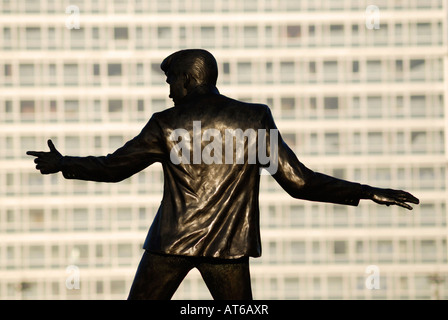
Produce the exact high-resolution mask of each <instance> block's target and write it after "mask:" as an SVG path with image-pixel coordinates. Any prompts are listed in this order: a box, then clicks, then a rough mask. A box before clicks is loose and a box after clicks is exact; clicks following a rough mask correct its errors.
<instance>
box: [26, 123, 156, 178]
mask: <svg viewBox="0 0 448 320" xmlns="http://www.w3.org/2000/svg"><path fill="white" fill-rule="evenodd" d="M158 129H159V127H158V125H157V123H155V120H153V118H151V120H150V121H149V122H148V124H147V125H146V126H145V128H143V130H142V132H141V133H140V134H139V135H138V136H136V137H135V138H133V139H132V140H130V141H128V142H127V143H126V144H125V145H124V146H123V147H121V148H119V149H118V150H116V151H115V152H114V153H112V154H108V155H107V156H101V157H94V156H88V157H70V156H62V155H61V153H60V152H59V151H57V150H56V148H55V146H54V144H53V142H52V141H51V140H48V146H49V148H50V152H43V151H28V152H27V154H28V155H31V156H35V157H36V159H35V160H34V162H35V163H36V169H38V170H40V172H41V173H42V174H51V173H56V172H59V171H61V172H62V174H63V175H64V177H65V178H66V179H78V180H89V181H98V182H118V181H121V180H124V179H126V178H128V177H130V176H132V175H133V174H135V173H137V172H139V171H141V170H143V169H145V168H146V167H147V166H149V165H151V164H152V163H154V162H156V161H161V160H162V159H163V152H162V151H161V148H160V141H159V137H160V135H159V132H158Z"/></svg>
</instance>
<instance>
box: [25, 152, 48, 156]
mask: <svg viewBox="0 0 448 320" xmlns="http://www.w3.org/2000/svg"><path fill="white" fill-rule="evenodd" d="M26 154H27V155H29V156H33V157H40V156H42V155H43V154H44V152H43V151H27V152H26Z"/></svg>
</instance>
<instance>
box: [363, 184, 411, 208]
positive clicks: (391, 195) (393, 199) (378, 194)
mask: <svg viewBox="0 0 448 320" xmlns="http://www.w3.org/2000/svg"><path fill="white" fill-rule="evenodd" d="M367 193H368V198H369V199H371V200H372V201H374V202H376V203H378V204H384V205H386V206H390V205H397V206H400V207H403V208H406V209H408V210H412V207H411V206H410V205H409V204H407V203H406V202H410V203H414V204H419V203H420V200H419V199H417V198H416V197H414V196H413V195H412V194H410V193H409V192H406V191H402V190H393V189H381V188H374V187H370V186H368V187H367Z"/></svg>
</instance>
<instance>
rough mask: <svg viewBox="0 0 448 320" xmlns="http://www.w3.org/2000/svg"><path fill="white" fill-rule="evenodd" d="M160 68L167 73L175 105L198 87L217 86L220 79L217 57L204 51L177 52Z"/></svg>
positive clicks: (167, 80) (171, 96)
mask: <svg viewBox="0 0 448 320" xmlns="http://www.w3.org/2000/svg"><path fill="white" fill-rule="evenodd" d="M160 68H161V69H162V70H163V71H164V72H165V75H166V82H167V83H168V84H169V85H170V98H172V99H173V101H174V103H176V102H179V101H180V100H181V99H182V98H183V97H185V96H186V95H187V94H188V93H189V92H191V91H192V90H193V89H195V88H196V87H198V86H203V85H206V86H216V81H217V79H218V65H217V63H216V60H215V57H213V55H212V54H211V53H210V52H208V51H206V50H203V49H186V50H181V51H177V52H175V53H173V54H171V55H169V56H168V57H166V58H165V59H164V60H163V62H162V64H161V65H160Z"/></svg>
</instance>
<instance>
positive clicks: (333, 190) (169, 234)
mask: <svg viewBox="0 0 448 320" xmlns="http://www.w3.org/2000/svg"><path fill="white" fill-rule="evenodd" d="M199 121H200V122H199ZM198 124H200V127H199V126H198ZM195 125H196V126H195ZM199 129H200V130H199ZM209 129H215V130H209ZM226 129H227V130H226ZM229 129H234V130H241V131H242V132H245V133H254V132H255V134H256V137H257V139H258V140H256V139H250V137H249V136H246V137H245V138H244V144H243V145H241V144H239V145H238V143H237V141H236V140H237V138H235V139H234V138H233V137H231V139H227V138H225V135H226V134H228V133H229ZM207 130H208V131H207ZM246 130H248V131H246ZM251 130H252V131H251ZM273 130H277V128H276V126H275V123H274V120H273V118H272V115H271V112H270V110H269V108H268V107H267V106H265V105H261V104H250V103H243V102H240V101H236V100H233V99H230V98H228V97H226V96H223V95H221V94H219V92H218V91H217V89H216V88H199V89H198V90H197V91H196V92H194V93H193V94H191V95H189V96H187V97H186V99H185V100H184V101H183V102H182V103H181V104H179V105H176V106H174V107H172V108H169V109H166V110H164V111H162V112H158V113H154V114H153V115H152V117H151V119H150V120H149V121H148V123H147V124H146V126H145V127H144V128H143V130H142V131H141V132H140V134H138V135H137V136H136V137H135V138H133V139H132V140H130V141H128V142H127V143H126V144H125V145H124V146H123V147H121V148H119V149H118V150H116V151H115V152H114V153H112V154H109V155H107V156H101V157H94V156H89V157H69V156H65V157H64V158H63V159H62V161H61V171H62V173H63V175H64V177H65V178H67V179H81V180H91V181H101V182H118V181H121V180H123V179H126V178H128V177H130V176H132V175H133V174H135V173H137V172H139V171H141V170H143V169H145V168H146V167H148V166H149V165H151V164H152V163H154V162H160V163H161V164H162V167H163V173H164V191H163V199H162V202H161V205H160V207H159V209H158V211H157V215H156V216H155V218H154V221H153V223H152V226H151V228H150V229H149V232H148V235H147V238H146V240H145V243H144V249H146V250H149V251H153V252H161V253H166V254H175V255H187V256H205V257H216V258H223V259H233V258H239V257H243V256H252V257H258V256H260V255H261V240H260V228H259V225H260V223H259V219H260V217H259V204H258V196H259V184H260V173H259V171H261V170H260V168H261V167H263V166H264V167H268V166H269V165H270V163H271V162H273V161H274V160H275V161H276V162H277V166H276V168H275V169H276V170H273V171H272V172H271V173H272V175H273V177H274V179H275V180H276V181H277V182H278V183H279V184H280V186H281V187H282V188H283V189H284V190H285V191H286V192H287V193H288V194H289V195H291V196H292V197H294V198H297V199H305V200H311V201H321V202H329V203H337V204H344V205H358V203H359V200H360V198H361V197H362V187H361V185H360V184H358V183H352V182H348V181H344V180H340V179H336V178H334V177H330V176H327V175H324V174H321V173H318V172H314V171H312V170H310V169H308V168H307V167H305V166H304V165H303V164H302V163H301V162H300V161H299V160H298V159H297V157H296V156H295V154H294V153H293V151H292V150H291V149H290V148H289V147H288V146H287V145H286V143H285V142H284V141H283V139H282V137H281V135H280V134H278V140H277V141H276V146H275V150H274V148H273V146H272V143H271V136H272V132H274V131H273ZM241 131H240V132H241ZM232 132H236V131H232ZM260 132H265V133H266V135H265V139H264V140H263V139H262V140H263V141H266V143H265V144H263V143H262V141H261V140H260V139H259V137H260V134H259V133H260ZM204 133H206V134H205V135H204ZM210 133H212V135H210ZM183 139H185V140H183ZM198 139H199V140H198ZM182 141H184V142H185V143H184V144H182V143H181V142H182ZM198 141H199V142H198ZM254 141H256V142H257V143H256V146H255V148H256V151H257V158H256V160H255V161H254V160H253V157H252V158H250V157H251V155H249V153H250V152H251V150H252V151H253V150H254V149H251V148H252V147H254V145H253V142H254ZM273 141H274V142H275V140H273ZM211 142H214V143H215V144H213V146H215V148H210V145H211ZM251 142H252V145H251ZM226 143H227V145H226ZM230 143H232V148H227V147H228V145H229V144H230ZM240 143H241V140H240ZM182 145H183V146H189V148H184V149H182V148H180V146H182ZM208 145H209V147H208V149H206V148H207V146H208ZM220 145H222V148H218V146H220ZM226 146H227V147H226ZM238 146H239V147H238ZM261 148H262V149H265V150H261ZM211 149H213V152H212V150H211ZM201 151H202V153H201ZM225 151H228V152H225ZM230 151H232V152H233V154H229V152H230ZM238 152H239V154H238ZM242 152H244V161H241V159H243V158H242V154H241V153H242ZM259 152H264V154H266V155H270V156H271V155H274V153H276V155H277V156H278V158H274V157H271V158H270V162H268V163H266V161H264V160H263V161H260V159H259V157H258V155H259ZM176 155H177V157H176ZM201 155H202V156H203V157H202V159H201ZM204 155H205V156H204ZM207 155H209V156H208V157H207ZM181 156H183V158H182V157H181ZM210 156H212V157H213V159H215V161H214V162H212V163H210ZM225 157H228V158H227V159H225ZM238 157H239V158H238ZM237 159H239V160H237ZM180 160H182V161H180ZM231 160H233V161H231ZM179 162H180V163H179ZM205 162H208V163H205Z"/></svg>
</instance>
